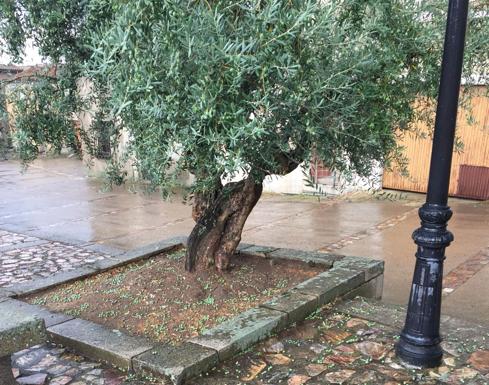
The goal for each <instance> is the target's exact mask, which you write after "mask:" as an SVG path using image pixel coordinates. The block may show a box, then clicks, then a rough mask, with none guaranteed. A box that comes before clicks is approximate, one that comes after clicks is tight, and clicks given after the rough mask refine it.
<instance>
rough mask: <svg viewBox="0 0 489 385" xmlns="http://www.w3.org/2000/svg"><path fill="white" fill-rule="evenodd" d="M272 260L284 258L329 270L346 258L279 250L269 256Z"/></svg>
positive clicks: (312, 252) (301, 251) (311, 252)
mask: <svg viewBox="0 0 489 385" xmlns="http://www.w3.org/2000/svg"><path fill="white" fill-rule="evenodd" d="M268 256H269V257H270V258H284V259H291V260H296V261H302V262H306V263H317V264H321V265H324V266H326V267H328V268H330V267H333V263H334V262H335V261H338V260H340V259H342V258H344V256H342V255H336V254H327V253H319V252H316V251H304V250H295V249H278V250H275V251H273V252H271V253H269V254H268Z"/></svg>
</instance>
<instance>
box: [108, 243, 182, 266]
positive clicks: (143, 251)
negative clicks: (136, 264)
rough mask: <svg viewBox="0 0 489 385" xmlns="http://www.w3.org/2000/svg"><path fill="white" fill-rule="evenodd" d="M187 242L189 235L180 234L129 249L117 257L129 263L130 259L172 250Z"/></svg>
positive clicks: (147, 256)
mask: <svg viewBox="0 0 489 385" xmlns="http://www.w3.org/2000/svg"><path fill="white" fill-rule="evenodd" d="M186 242H187V237H184V236H179V237H174V238H169V239H164V240H162V241H159V242H154V243H151V244H149V245H145V246H142V247H138V248H135V249H132V250H129V251H127V252H125V253H123V254H120V255H118V256H116V257H115V258H116V259H117V260H119V261H121V262H122V263H121V264H123V263H127V262H130V261H137V260H139V259H143V258H149V257H152V256H154V255H157V254H160V253H162V252H164V251H169V250H172V249H174V248H176V247H179V246H181V245H185V244H186Z"/></svg>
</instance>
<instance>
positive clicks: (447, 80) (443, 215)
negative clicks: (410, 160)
mask: <svg viewBox="0 0 489 385" xmlns="http://www.w3.org/2000/svg"><path fill="white" fill-rule="evenodd" d="M468 3H469V2H468V0H450V1H449V8H448V19H447V27H446V33H445V46H444V51H443V61H442V67H441V79H440V88H439V92H438V106H437V110H436V120H435V132H434V138H433V150H432V153H431V165H430V176H429V182H428V195H427V198H426V203H425V204H424V205H423V206H422V207H421V208H420V209H419V217H420V218H421V227H420V228H419V229H417V230H416V231H414V233H413V239H414V242H415V243H416V244H417V245H418V250H417V252H416V267H415V269H414V276H413V282H412V286H411V295H410V297H409V305H408V310H407V316H406V323H405V325H404V329H403V330H402V333H401V336H400V340H399V342H398V344H397V346H396V353H397V356H398V357H399V358H400V359H401V360H403V361H404V362H406V363H408V364H411V365H415V366H421V367H434V366H438V365H439V364H440V363H441V358H442V355H443V351H442V349H441V347H440V342H441V339H440V310H441V295H442V280H443V260H444V259H445V248H446V247H447V246H448V245H450V243H451V242H452V241H453V235H452V233H451V232H450V231H448V230H447V222H448V220H449V219H450V217H451V216H452V211H451V210H450V208H449V207H448V206H447V202H448V186H449V183H450V168H451V163H452V153H453V142H454V138H455V122H456V119H457V106H458V95H459V91H460V78H461V75H462V62H463V52H464V41H465V29H466V26H467V13H468Z"/></svg>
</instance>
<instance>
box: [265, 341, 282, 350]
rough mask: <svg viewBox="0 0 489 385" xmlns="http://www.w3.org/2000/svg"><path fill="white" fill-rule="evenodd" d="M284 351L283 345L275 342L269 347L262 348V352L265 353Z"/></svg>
mask: <svg viewBox="0 0 489 385" xmlns="http://www.w3.org/2000/svg"><path fill="white" fill-rule="evenodd" d="M284 350H285V347H284V344H283V343H282V342H280V341H279V342H275V343H273V344H271V345H268V344H267V345H266V346H265V347H264V348H263V351H264V352H265V353H281V352H283V351H284Z"/></svg>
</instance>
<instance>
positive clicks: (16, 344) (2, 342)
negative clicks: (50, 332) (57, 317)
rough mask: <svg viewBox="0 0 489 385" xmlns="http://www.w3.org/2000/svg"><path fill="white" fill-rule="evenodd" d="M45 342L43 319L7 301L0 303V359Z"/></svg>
mask: <svg viewBox="0 0 489 385" xmlns="http://www.w3.org/2000/svg"><path fill="white" fill-rule="evenodd" d="M45 341H46V328H45V324H44V320H43V319H41V318H39V317H36V316H34V315H32V314H30V313H28V312H25V311H22V310H21V309H18V308H14V307H12V306H10V304H9V303H8V301H5V302H1V303H0V357H4V356H6V355H10V354H12V353H15V352H16V351H18V350H22V349H25V348H27V347H29V346H33V345H37V344H40V343H43V342H45ZM0 380H1V379H0Z"/></svg>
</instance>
